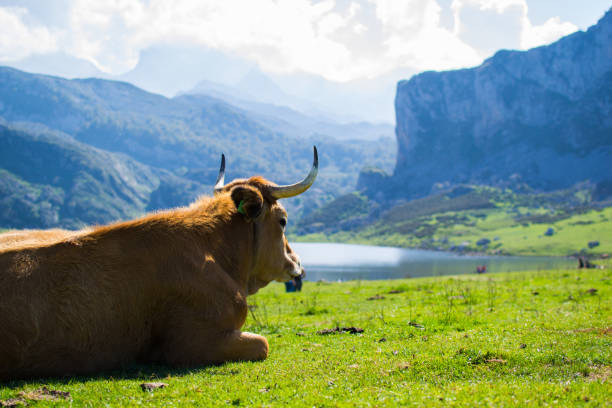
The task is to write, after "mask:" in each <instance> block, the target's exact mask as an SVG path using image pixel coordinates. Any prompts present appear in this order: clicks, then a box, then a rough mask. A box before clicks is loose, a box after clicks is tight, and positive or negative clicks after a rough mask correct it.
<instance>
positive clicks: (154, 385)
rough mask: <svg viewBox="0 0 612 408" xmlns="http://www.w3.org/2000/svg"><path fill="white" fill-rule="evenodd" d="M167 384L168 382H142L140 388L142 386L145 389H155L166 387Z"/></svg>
mask: <svg viewBox="0 0 612 408" xmlns="http://www.w3.org/2000/svg"><path fill="white" fill-rule="evenodd" d="M167 386H168V384H166V383H163V382H150V383H142V384H140V388H142V390H143V391H154V390H157V389H159V388H166V387H167Z"/></svg>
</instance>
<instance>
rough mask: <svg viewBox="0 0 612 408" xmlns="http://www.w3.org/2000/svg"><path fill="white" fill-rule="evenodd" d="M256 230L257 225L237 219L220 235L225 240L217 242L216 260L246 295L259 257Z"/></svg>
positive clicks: (225, 226)
mask: <svg viewBox="0 0 612 408" xmlns="http://www.w3.org/2000/svg"><path fill="white" fill-rule="evenodd" d="M256 228H257V227H256V225H255V223H252V222H245V221H244V220H242V219H236V220H233V221H232V222H230V223H229V224H226V225H224V226H223V232H221V233H220V236H221V237H223V238H222V239H221V240H219V239H216V240H215V241H216V242H217V245H216V248H215V254H213V256H214V257H215V260H216V261H217V262H219V266H220V267H221V268H222V269H223V271H224V272H225V273H226V274H228V275H229V276H230V277H231V278H232V280H234V281H235V282H236V284H237V285H238V287H239V288H240V290H241V291H242V292H243V293H244V294H245V295H246V294H247V293H248V292H249V280H250V275H251V272H252V270H253V267H254V266H255V259H256V256H257V253H256V250H257V248H256V247H257V242H256V234H257V231H256ZM213 234H214V232H213Z"/></svg>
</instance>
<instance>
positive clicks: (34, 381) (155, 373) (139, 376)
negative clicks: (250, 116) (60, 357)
mask: <svg viewBox="0 0 612 408" xmlns="http://www.w3.org/2000/svg"><path fill="white" fill-rule="evenodd" d="M202 371H206V372H207V373H208V374H213V375H234V374H238V372H239V371H238V370H237V369H232V368H230V367H229V366H228V364H227V363H221V364H217V365H202V366H192V367H171V366H167V365H161V364H133V365H130V366H127V367H125V368H122V369H118V370H107V371H101V372H98V373H93V374H84V375H64V376H55V377H30V378H24V379H17V380H9V381H1V380H0V388H6V389H10V390H16V389H22V388H24V387H27V386H28V385H33V386H42V385H49V384H53V386H61V385H69V384H72V383H86V382H90V381H101V380H142V381H143V382H148V381H155V380H162V379H164V378H167V377H183V376H186V375H191V374H194V373H201V372H202Z"/></svg>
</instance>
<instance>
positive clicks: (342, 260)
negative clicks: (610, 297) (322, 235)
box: [291, 243, 577, 281]
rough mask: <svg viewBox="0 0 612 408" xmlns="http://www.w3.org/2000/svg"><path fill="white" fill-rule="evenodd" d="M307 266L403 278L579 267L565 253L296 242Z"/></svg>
mask: <svg viewBox="0 0 612 408" xmlns="http://www.w3.org/2000/svg"><path fill="white" fill-rule="evenodd" d="M291 247H292V248H293V250H294V251H295V252H297V253H298V254H299V255H300V257H301V259H302V265H303V266H304V269H305V270H306V280H309V281H318V280H321V279H324V280H328V281H337V280H343V281H344V280H354V279H400V278H412V277H417V276H439V275H458V274H465V273H475V272H476V267H477V266H479V265H486V267H487V273H492V272H507V271H522V270H538V269H570V268H576V265H577V263H576V261H575V260H572V259H568V258H562V257H541V256H538V257H531V256H529V257H527V256H476V255H474V256H471V255H470V256H468V255H457V254H454V253H450V252H436V251H425V250H420V249H403V248H391V247H377V246H369V245H350V244H328V243H321V244H318V243H292V244H291Z"/></svg>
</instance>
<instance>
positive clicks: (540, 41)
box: [521, 17, 578, 49]
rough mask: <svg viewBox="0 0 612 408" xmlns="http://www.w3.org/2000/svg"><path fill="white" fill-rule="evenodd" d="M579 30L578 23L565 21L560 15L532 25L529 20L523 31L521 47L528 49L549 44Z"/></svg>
mask: <svg viewBox="0 0 612 408" xmlns="http://www.w3.org/2000/svg"><path fill="white" fill-rule="evenodd" d="M577 30H578V27H577V26H576V25H574V24H572V23H570V22H567V21H565V22H563V21H561V19H560V18H559V17H551V18H549V19H548V20H546V21H545V22H544V24H541V25H537V26H534V25H531V23H530V22H529V20H527V21H526V22H525V26H524V27H523V32H522V33H521V47H522V48H523V49H527V48H533V47H537V46H540V45H544V44H549V43H551V42H553V41H556V40H558V39H559V38H561V37H563V36H566V35H568V34H571V33H573V32H575V31H577Z"/></svg>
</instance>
